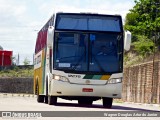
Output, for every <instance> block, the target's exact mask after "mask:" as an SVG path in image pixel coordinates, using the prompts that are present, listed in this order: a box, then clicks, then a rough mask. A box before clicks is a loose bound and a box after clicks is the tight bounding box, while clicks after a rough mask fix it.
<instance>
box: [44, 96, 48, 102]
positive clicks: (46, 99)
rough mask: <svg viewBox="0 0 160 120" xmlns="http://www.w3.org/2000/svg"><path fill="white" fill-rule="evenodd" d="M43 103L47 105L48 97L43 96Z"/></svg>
mask: <svg viewBox="0 0 160 120" xmlns="http://www.w3.org/2000/svg"><path fill="white" fill-rule="evenodd" d="M44 102H45V103H46V104H48V96H45V97H44Z"/></svg>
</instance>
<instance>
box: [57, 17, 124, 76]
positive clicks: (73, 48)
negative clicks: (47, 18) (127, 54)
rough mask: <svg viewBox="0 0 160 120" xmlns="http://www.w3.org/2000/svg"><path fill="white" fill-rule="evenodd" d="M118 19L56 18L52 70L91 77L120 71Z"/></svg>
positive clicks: (121, 41) (120, 44)
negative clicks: (82, 73) (86, 74)
mask: <svg viewBox="0 0 160 120" xmlns="http://www.w3.org/2000/svg"><path fill="white" fill-rule="evenodd" d="M120 21H121V18H120V17H117V16H115V17H113V16H112V17H110V16H109V17H107V16H93V15H89V16H86V15H81V14H80V15H72V14H71V15H63V14H62V15H58V16H57V20H56V25H55V35H54V69H57V70H61V71H65V72H67V71H68V72H70V73H77V72H78V73H80V72H85V73H86V72H89V73H93V74H102V73H116V72H117V73H118V72H122V69H123V67H122V66H123V30H122V24H121V22H120Z"/></svg>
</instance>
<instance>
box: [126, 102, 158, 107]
mask: <svg viewBox="0 0 160 120" xmlns="http://www.w3.org/2000/svg"><path fill="white" fill-rule="evenodd" d="M124 103H127V104H136V105H143V106H153V107H160V104H147V103H134V102H124Z"/></svg>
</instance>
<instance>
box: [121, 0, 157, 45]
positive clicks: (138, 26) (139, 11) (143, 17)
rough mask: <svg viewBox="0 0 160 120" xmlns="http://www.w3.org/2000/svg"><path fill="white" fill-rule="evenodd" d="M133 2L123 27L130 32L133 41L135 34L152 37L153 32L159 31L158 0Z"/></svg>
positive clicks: (137, 0)
mask: <svg viewBox="0 0 160 120" xmlns="http://www.w3.org/2000/svg"><path fill="white" fill-rule="evenodd" d="M135 3H136V5H135V6H134V7H133V8H132V9H131V10H130V12H129V13H128V14H127V15H126V21H125V26H124V27H125V29H126V30H129V31H131V32H132V35H133V41H137V35H144V36H147V37H148V38H150V39H152V37H153V36H154V35H155V32H160V31H159V30H160V1H159V0H135ZM158 41H160V40H158ZM158 43H160V42H158Z"/></svg>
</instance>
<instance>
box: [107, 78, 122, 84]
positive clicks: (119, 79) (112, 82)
mask: <svg viewBox="0 0 160 120" xmlns="http://www.w3.org/2000/svg"><path fill="white" fill-rule="evenodd" d="M121 82H122V78H113V79H110V80H109V81H108V83H109V84H115V83H121Z"/></svg>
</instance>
